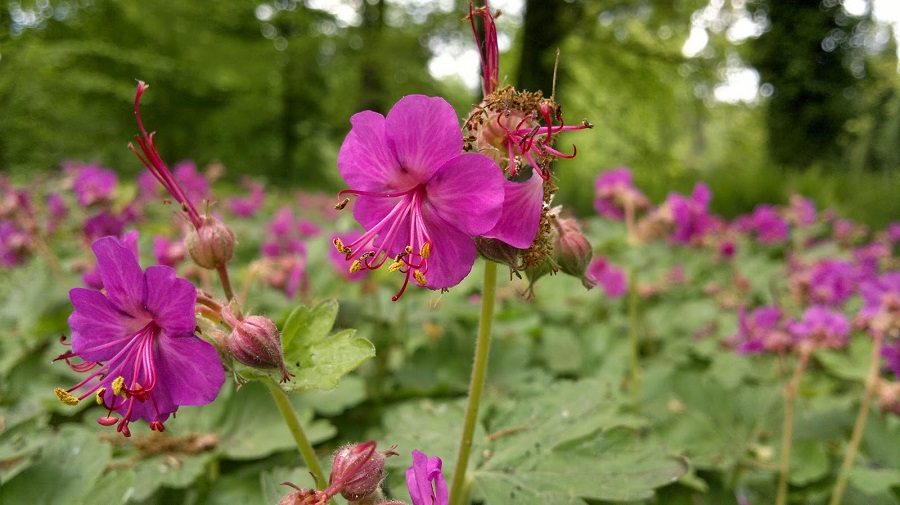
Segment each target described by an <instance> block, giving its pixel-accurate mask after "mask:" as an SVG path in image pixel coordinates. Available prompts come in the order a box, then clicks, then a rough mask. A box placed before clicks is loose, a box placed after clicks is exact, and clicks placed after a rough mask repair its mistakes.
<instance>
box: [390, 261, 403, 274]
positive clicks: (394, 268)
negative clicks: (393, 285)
mask: <svg viewBox="0 0 900 505" xmlns="http://www.w3.org/2000/svg"><path fill="white" fill-rule="evenodd" d="M404 264H405V263H403V262H402V261H395V262H393V263H391V266H389V267H388V272H396V271H397V270H400V269H401V268H403V265H404Z"/></svg>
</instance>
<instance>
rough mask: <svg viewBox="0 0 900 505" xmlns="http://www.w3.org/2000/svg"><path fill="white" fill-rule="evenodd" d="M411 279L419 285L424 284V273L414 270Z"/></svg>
mask: <svg viewBox="0 0 900 505" xmlns="http://www.w3.org/2000/svg"><path fill="white" fill-rule="evenodd" d="M413 279H415V280H416V282H418V283H419V284H421V285H423V286H424V285H425V274H423V273H422V271H421V270H416V271H415V272H413Z"/></svg>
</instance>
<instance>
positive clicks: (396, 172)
mask: <svg viewBox="0 0 900 505" xmlns="http://www.w3.org/2000/svg"><path fill="white" fill-rule="evenodd" d="M350 123H351V124H352V125H353V128H352V129H351V130H350V133H348V134H347V137H346V138H345V139H344V143H343V144H341V150H340V151H339V152H338V162H337V163H338V171H339V172H340V173H341V177H343V178H344V181H345V182H346V183H347V185H348V186H350V187H351V188H353V189H356V190H360V191H376V192H383V191H395V190H397V189H406V188H408V187H410V186H413V185H415V184H414V183H412V182H411V181H410V180H409V176H408V174H404V173H403V172H402V171H401V167H400V162H399V161H397V157H396V156H395V155H394V152H393V151H392V150H391V148H390V146H389V145H388V142H387V139H386V138H385V135H384V116H382V115H381V114H378V113H377V112H372V111H368V110H367V111H363V112H360V113H358V114H354V115H353V117H352V118H350ZM404 185H405V188H403V187H401V186H404Z"/></svg>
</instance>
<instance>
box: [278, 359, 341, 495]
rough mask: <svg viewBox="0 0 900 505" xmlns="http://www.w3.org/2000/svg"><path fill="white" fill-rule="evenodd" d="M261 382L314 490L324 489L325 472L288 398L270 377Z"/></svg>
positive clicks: (326, 483) (325, 481)
mask: <svg viewBox="0 0 900 505" xmlns="http://www.w3.org/2000/svg"><path fill="white" fill-rule="evenodd" d="M262 382H263V384H265V385H266V387H267V388H269V392H270V393H272V398H273V399H275V404H276V405H278V410H279V411H281V415H282V416H283V417H284V422H285V423H287V426H288V430H290V432H291V436H293V437H294V442H295V443H296V444H297V450H299V451H300V455H301V456H302V457H303V461H304V462H305V463H306V468H308V469H309V471H310V473H312V474H313V477H315V479H316V488H317V489H325V487H327V486H328V480H327V479H326V478H325V472H324V471H322V465H320V464H319V460H318V459H317V458H316V451H314V450H313V447H312V444H310V443H309V439H308V438H307V437H306V432H304V431H303V426H302V425H301V424H300V419H299V418H298V417H297V413H296V412H294V407H293V406H292V405H291V400H290V398H288V395H287V393H285V392H284V390H283V389H281V386H279V385H278V384H276V383H275V381H274V380H272V378H271V377H265V378H263V380H262Z"/></svg>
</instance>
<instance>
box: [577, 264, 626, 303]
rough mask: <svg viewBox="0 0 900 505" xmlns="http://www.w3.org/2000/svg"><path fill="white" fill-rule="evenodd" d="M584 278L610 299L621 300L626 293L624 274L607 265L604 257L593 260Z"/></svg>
mask: <svg viewBox="0 0 900 505" xmlns="http://www.w3.org/2000/svg"><path fill="white" fill-rule="evenodd" d="M585 276H586V277H587V278H588V280H590V281H591V282H593V283H594V284H596V285H599V286H600V287H602V288H603V292H604V293H606V296H608V297H610V298H621V297H622V296H623V295H624V294H625V293H627V292H628V283H627V282H626V279H625V272H623V271H622V270H621V269H619V268H616V267H614V266H612V265H610V264H609V262H607V261H606V258H604V257H602V256H601V257H597V258H594V259H593V260H592V261H591V263H590V264H589V265H588V267H587V272H586V274H585Z"/></svg>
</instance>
